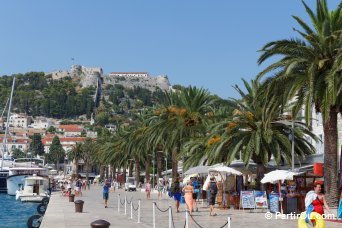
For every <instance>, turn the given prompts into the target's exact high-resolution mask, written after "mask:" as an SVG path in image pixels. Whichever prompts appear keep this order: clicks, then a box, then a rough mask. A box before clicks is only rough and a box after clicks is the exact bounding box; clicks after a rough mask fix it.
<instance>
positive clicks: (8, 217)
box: [0, 194, 38, 228]
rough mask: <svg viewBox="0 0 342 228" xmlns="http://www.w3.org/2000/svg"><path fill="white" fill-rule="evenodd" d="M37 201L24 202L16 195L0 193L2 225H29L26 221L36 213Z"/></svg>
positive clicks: (0, 223)
mask: <svg viewBox="0 0 342 228" xmlns="http://www.w3.org/2000/svg"><path fill="white" fill-rule="evenodd" d="M37 206H38V204H37V203H22V202H21V201H17V200H15V196H9V195H7V194H0V227H15V228H22V227H27V225H26V222H27V220H28V219H29V217H31V216H32V215H34V214H36V213H37V212H36V210H37Z"/></svg>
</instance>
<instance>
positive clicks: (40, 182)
mask: <svg viewBox="0 0 342 228" xmlns="http://www.w3.org/2000/svg"><path fill="white" fill-rule="evenodd" d="M48 187H49V178H47V177H40V176H36V175H33V176H30V177H27V178H25V184H24V186H23V189H21V190H17V192H16V199H17V200H20V201H21V202H42V200H43V198H44V197H48V196H49V195H48Z"/></svg>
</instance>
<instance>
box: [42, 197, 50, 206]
mask: <svg viewBox="0 0 342 228" xmlns="http://www.w3.org/2000/svg"><path fill="white" fill-rule="evenodd" d="M49 201H50V198H49V197H47V196H45V197H44V198H43V199H42V204H48V203H49Z"/></svg>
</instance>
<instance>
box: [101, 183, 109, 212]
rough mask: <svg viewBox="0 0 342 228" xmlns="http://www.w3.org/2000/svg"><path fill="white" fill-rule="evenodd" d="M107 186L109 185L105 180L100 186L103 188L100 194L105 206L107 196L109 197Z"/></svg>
mask: <svg viewBox="0 0 342 228" xmlns="http://www.w3.org/2000/svg"><path fill="white" fill-rule="evenodd" d="M109 188H110V185H109V183H108V181H107V180H105V181H104V183H103V187H102V189H103V192H102V195H103V200H104V205H105V208H107V207H108V205H107V202H108V198H109Z"/></svg>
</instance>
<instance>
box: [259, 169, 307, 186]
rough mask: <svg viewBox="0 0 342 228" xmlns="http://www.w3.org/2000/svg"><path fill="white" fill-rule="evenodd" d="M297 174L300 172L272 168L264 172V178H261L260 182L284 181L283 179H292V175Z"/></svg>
mask: <svg viewBox="0 0 342 228" xmlns="http://www.w3.org/2000/svg"><path fill="white" fill-rule="evenodd" d="M299 174H301V173H297V172H292V171H288V170H274V171H272V172H269V173H266V174H265V176H264V178H262V180H261V183H263V184H265V183H276V182H278V181H282V182H284V181H285V180H293V176H296V175H299Z"/></svg>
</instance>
